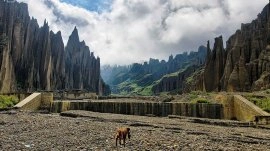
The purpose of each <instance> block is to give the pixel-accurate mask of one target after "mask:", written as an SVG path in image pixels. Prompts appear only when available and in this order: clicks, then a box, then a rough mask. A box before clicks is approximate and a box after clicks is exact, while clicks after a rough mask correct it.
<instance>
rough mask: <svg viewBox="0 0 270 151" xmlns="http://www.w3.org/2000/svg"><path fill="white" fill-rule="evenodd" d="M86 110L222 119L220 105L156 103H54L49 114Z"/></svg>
mask: <svg viewBox="0 0 270 151" xmlns="http://www.w3.org/2000/svg"><path fill="white" fill-rule="evenodd" d="M67 110H88V111H94V112H101V113H116V114H128V115H141V116H144V115H150V116H161V117H164V116H168V115H180V116H190V117H203V118H214V119H222V118H223V107H222V105H221V104H190V103H156V102H109V101H108V102H105V101H54V102H53V103H52V106H51V112H57V113H59V112H63V111H67Z"/></svg>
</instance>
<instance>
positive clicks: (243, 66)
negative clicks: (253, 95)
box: [204, 4, 270, 91]
mask: <svg viewBox="0 0 270 151" xmlns="http://www.w3.org/2000/svg"><path fill="white" fill-rule="evenodd" d="M206 60H207V61H206V66H205V71H204V87H205V89H206V91H223V90H224V91H254V90H262V89H267V88H270V5H269V4H267V5H266V6H265V7H264V8H263V10H262V12H261V13H259V14H258V16H257V18H256V19H255V20H253V21H252V22H251V23H247V24H242V25H241V29H240V30H237V31H236V32H235V34H233V35H232V36H231V37H230V38H229V39H228V41H227V48H226V49H224V48H223V40H222V37H218V38H216V40H215V44H214V48H213V50H212V51H211V49H210V47H209V45H208V57H207V59H206Z"/></svg>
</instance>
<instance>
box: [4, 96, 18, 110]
mask: <svg viewBox="0 0 270 151" xmlns="http://www.w3.org/2000/svg"><path fill="white" fill-rule="evenodd" d="M18 102H19V99H18V97H16V96H14V95H11V96H6V95H0V108H7V107H12V106H14V105H15V104H17V103H18Z"/></svg>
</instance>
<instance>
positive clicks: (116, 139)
mask: <svg viewBox="0 0 270 151" xmlns="http://www.w3.org/2000/svg"><path fill="white" fill-rule="evenodd" d="M117 141H118V137H116V138H115V145H116V146H117Z"/></svg>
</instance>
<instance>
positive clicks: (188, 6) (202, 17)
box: [18, 0, 269, 65]
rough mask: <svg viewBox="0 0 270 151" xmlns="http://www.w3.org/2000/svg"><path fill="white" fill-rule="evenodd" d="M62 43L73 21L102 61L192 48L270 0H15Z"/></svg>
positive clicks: (143, 57)
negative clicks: (45, 25) (27, 6)
mask: <svg viewBox="0 0 270 151" xmlns="http://www.w3.org/2000/svg"><path fill="white" fill-rule="evenodd" d="M18 1H21V2H26V3H28V5H29V12H30V15H31V16H33V17H34V18H37V20H38V22H39V24H40V25H42V24H43V22H44V19H45V18H46V19H47V21H48V22H49V25H50V27H51V29H52V30H53V31H54V32H57V31H58V30H61V32H62V36H63V40H64V43H65V44H66V42H67V40H68V37H69V35H70V34H71V32H72V30H73V29H74V26H77V28H78V30H79V34H80V40H81V41H82V40H85V41H86V44H87V45H88V46H90V49H91V51H93V52H94V53H95V55H96V56H99V57H100V58H101V64H103V65H104V64H112V65H113V64H121V65H123V64H130V63H133V62H142V61H146V60H148V59H149V58H150V57H151V58H158V59H165V60H167V59H168V56H169V55H170V54H179V53H182V52H184V51H196V50H197V48H198V47H199V46H200V45H205V44H206V42H207V40H210V42H211V43H212V44H213V40H214V38H215V37H217V36H219V35H223V38H224V40H227V39H228V37H229V36H230V35H231V34H233V33H234V32H235V31H236V29H238V28H240V26H241V23H248V22H251V21H252V20H253V19H255V18H256V17H257V15H258V13H260V12H261V10H262V9H263V7H264V6H265V5H266V4H267V3H268V2H269V1H268V0H18Z"/></svg>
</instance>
